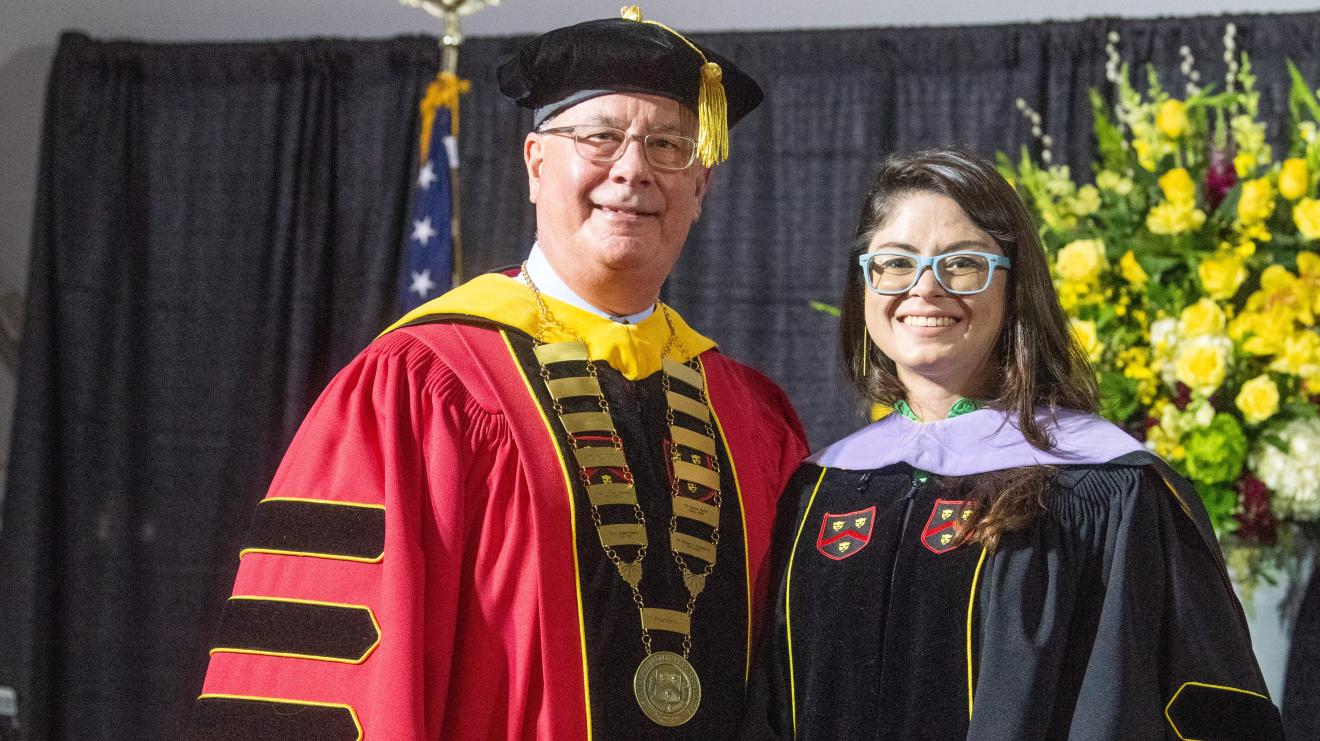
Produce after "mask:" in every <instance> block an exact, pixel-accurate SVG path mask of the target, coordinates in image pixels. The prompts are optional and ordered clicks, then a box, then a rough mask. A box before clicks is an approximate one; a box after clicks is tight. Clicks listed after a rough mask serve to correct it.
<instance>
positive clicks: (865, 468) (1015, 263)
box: [743, 150, 1282, 741]
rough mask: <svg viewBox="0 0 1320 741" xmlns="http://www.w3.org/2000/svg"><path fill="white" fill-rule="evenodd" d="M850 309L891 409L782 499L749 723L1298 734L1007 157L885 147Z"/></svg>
mask: <svg viewBox="0 0 1320 741" xmlns="http://www.w3.org/2000/svg"><path fill="white" fill-rule="evenodd" d="M841 331H842V337H843V348H844V355H845V359H846V360H847V364H848V367H849V369H850V375H851V377H852V380H853V381H854V382H855V383H856V385H857V386H858V388H859V389H860V390H861V391H862V392H863V393H864V394H865V395H866V396H867V397H868V398H869V399H870V400H871V401H873V402H876V403H880V404H883V405H886V406H887V407H889V408H891V409H892V410H893V411H892V412H891V413H889V414H888V416H886V417H885V418H883V419H881V420H880V421H879V422H876V423H874V424H872V425H870V426H868V427H866V428H864V429H862V430H861V431H859V432H857V433H854V434H853V435H851V436H849V437H847V438H844V439H843V440H841V441H839V442H837V443H835V444H834V445H831V446H829V447H827V448H825V449H824V450H822V451H820V452H818V453H816V454H815V455H813V456H812V457H811V458H809V459H808V460H807V461H806V462H805V463H804V464H803V465H802V467H801V468H800V469H799V471H798V473H797V475H796V476H795V478H794V480H793V482H792V483H791V484H790V486H789V490H788V492H787V493H786V494H785V496H784V498H783V500H782V502H781V505H780V513H779V519H778V523H777V525H776V536H775V544H776V545H775V548H776V553H775V570H776V575H777V577H778V579H779V583H778V590H777V593H776V595H775V598H774V601H773V605H772V606H773V616H772V619H771V620H770V621H769V622H768V627H767V629H766V633H767V635H766V636H765V639H764V641H763V646H762V651H761V654H760V658H759V663H758V665H757V666H756V667H754V669H753V677H752V682H751V686H750V690H749V691H750V693H751V695H752V697H751V702H750V705H749V707H750V708H751V710H750V712H749V715H748V716H747V718H745V721H744V724H743V736H744V737H745V738H755V739H764V738H785V739H786V738H796V739H813V740H814V739H820V740H828V741H843V740H845V739H925V738H931V739H937V738H938V739H951V738H969V739H1059V738H1068V739H1275V738H1281V737H1282V731H1281V729H1280V723H1279V716H1278V712H1277V710H1276V709H1275V707H1274V705H1273V704H1272V703H1271V702H1270V700H1269V698H1268V696H1267V691H1266V689H1265V685H1264V681H1263V680H1262V678H1261V674H1260V670H1259V668H1258V666H1257V664H1256V660H1255V657H1254V655H1253V654H1252V650H1251V643H1250V638H1249V636H1248V633H1247V626H1246V623H1245V620H1244V618H1243V615H1242V609H1241V607H1240V605H1239V604H1238V602H1237V600H1236V598H1235V597H1234V595H1233V592H1232V588H1231V586H1230V584H1229V581H1228V577H1227V574H1226V572H1225V570H1224V566H1223V562H1222V556H1221V554H1220V552H1219V548H1218V546H1217V544H1216V542H1215V540H1214V535H1213V533H1212V531H1211V530H1210V527H1209V523H1208V520H1207V518H1206V516H1205V512H1204V509H1203V507H1202V506H1201V504H1200V500H1199V498H1198V497H1197V495H1196V493H1195V491H1193V489H1192V488H1191V486H1190V485H1189V484H1188V483H1187V482H1186V481H1184V480H1183V479H1181V478H1179V477H1178V475H1177V474H1176V473H1174V472H1173V471H1172V470H1170V469H1169V467H1168V466H1167V465H1165V464H1164V463H1163V462H1162V461H1160V460H1159V459H1158V458H1156V457H1155V456H1153V455H1151V454H1149V453H1147V452H1146V451H1145V449H1144V448H1143V447H1142V446H1141V445H1140V444H1139V443H1137V442H1136V441H1135V440H1134V439H1132V438H1131V437H1130V436H1128V435H1127V434H1126V433H1124V432H1123V431H1122V430H1120V429H1118V428H1117V427H1115V426H1113V425H1111V424H1109V423H1108V422H1106V421H1104V420H1103V419H1101V418H1100V417H1098V416H1097V415H1096V414H1095V412H1096V410H1097V408H1098V401H1097V392H1096V387H1095V383H1094V374H1093V371H1092V370H1091V368H1090V366H1089V364H1088V363H1087V361H1086V358H1085V355H1084V354H1083V353H1082V352H1081V350H1080V349H1079V348H1078V347H1077V346H1076V343H1075V342H1074V341H1073V339H1072V335H1071V333H1070V331H1069V328H1068V322H1067V319H1066V317H1065V315H1064V313H1063V311H1062V309H1061V308H1060V306H1059V301H1058V298H1057V296H1056V294H1055V292H1054V288H1053V285H1052V283H1051V281H1050V275H1049V270H1048V265H1047V262H1046V258H1045V255H1044V252H1043V250H1042V248H1041V245H1040V242H1039V240H1038V238H1037V236H1036V231H1035V228H1034V226H1033V225H1032V223H1031V219H1030V217H1029V216H1028V214H1027V212H1026V209H1025V208H1024V207H1023V205H1022V203H1021V201H1020V200H1019V199H1018V197H1017V195H1016V193H1014V191H1013V189H1012V188H1011V187H1010V186H1009V185H1008V183H1007V182H1005V181H1004V179H1003V178H1002V177H1000V176H999V174H998V173H996V172H995V170H994V168H993V166H991V165H990V164H988V163H986V162H983V161H980V160H977V159H975V158H973V157H971V156H969V155H966V154H964V153H962V152H959V151H956V150H939V151H930V152H922V153H917V154H913V155H898V156H894V157H891V158H889V159H888V160H886V161H885V162H884V163H883V164H882V166H881V168H880V171H879V173H878V175H877V177H876V179H875V181H874V183H873V187H872V189H871V191H870V193H869V194H868V195H867V198H866V203H865V206H864V210H863V218H862V221H861V224H860V226H859V228H858V231H857V240H856V242H855V244H854V246H853V249H852V252H851V254H850V256H849V272H848V278H847V284H846V288H845V291H844V302H843V308H842V321H841Z"/></svg>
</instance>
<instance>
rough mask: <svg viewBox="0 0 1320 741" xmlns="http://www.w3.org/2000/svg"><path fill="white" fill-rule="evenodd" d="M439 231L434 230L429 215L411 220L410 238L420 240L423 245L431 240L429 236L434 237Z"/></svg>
mask: <svg viewBox="0 0 1320 741" xmlns="http://www.w3.org/2000/svg"><path fill="white" fill-rule="evenodd" d="M439 233H440V232H437V231H436V230H435V227H433V226H431V217H430V216H427V217H426V218H424V219H420V220H415V221H413V233H412V238H413V239H415V240H417V241H418V242H421V243H422V246H425V245H426V243H427V242H430V241H431V237H434V236H435V235H437V234H439Z"/></svg>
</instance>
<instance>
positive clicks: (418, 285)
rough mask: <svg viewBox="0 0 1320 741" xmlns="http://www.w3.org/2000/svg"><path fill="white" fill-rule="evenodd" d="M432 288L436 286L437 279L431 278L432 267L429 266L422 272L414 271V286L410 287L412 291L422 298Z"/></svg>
mask: <svg viewBox="0 0 1320 741" xmlns="http://www.w3.org/2000/svg"><path fill="white" fill-rule="evenodd" d="M432 288H435V281H433V280H431V269H430V268H427V269H426V270H423V271H422V272H420V273H416V272H414V273H413V274H412V287H411V288H409V289H408V290H409V291H412V292H413V293H415V294H417V295H418V296H421V297H422V298H426V296H427V294H429V293H430V292H431V289H432Z"/></svg>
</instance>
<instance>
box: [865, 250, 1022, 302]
mask: <svg viewBox="0 0 1320 741" xmlns="http://www.w3.org/2000/svg"><path fill="white" fill-rule="evenodd" d="M857 264H858V265H860V266H861V268H862V274H863V275H865V276H866V287H867V288H870V289H871V290H872V291H874V292H876V293H879V294H883V295H886V296H891V295H894V294H897V293H907V292H908V291H910V290H912V287H913V286H915V285H916V284H917V281H918V280H921V273H922V271H924V270H925V269H926V268H930V269H931V271H932V272H933V273H935V282H936V283H939V284H940V287H941V288H943V289H944V290H946V291H948V292H949V293H953V294H958V295H962V296H965V295H967V294H970V293H980V292H981V291H984V290H985V289H987V288H989V287H990V279H991V278H993V277H994V275H995V268H1003V269H1004V270H1008V269H1009V268H1011V267H1012V266H1013V262H1012V260H1009V259H1008V258H1007V257H1004V256H1003V255H992V254H990V253H989V252H946V253H945V254H943V255H936V256H935V257H921V256H919V255H910V254H905V253H902V252H869V253H867V254H865V255H862V256H860V257H858V258H857Z"/></svg>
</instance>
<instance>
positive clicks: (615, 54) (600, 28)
mask: <svg viewBox="0 0 1320 741" xmlns="http://www.w3.org/2000/svg"><path fill="white" fill-rule="evenodd" d="M701 52H702V53H703V54H705V55H706V59H707V60H708V61H710V62H714V63H716V64H718V65H719V66H720V69H721V70H722V71H723V73H724V79H723V83H724V94H725V97H726V98H727V100H728V115H729V128H733V125H734V124H735V123H737V122H738V120H739V119H741V118H742V117H743V116H746V115H747V114H748V113H751V112H752V110H753V109H755V108H756V107H757V106H758V105H760V104H761V100H762V99H763V98H764V97H765V95H764V93H762V92H761V87H760V86H759V85H757V84H756V81H755V80H753V79H752V78H751V77H748V76H747V74H746V73H745V72H743V71H742V70H740V69H738V67H737V66H735V65H734V64H733V62H731V61H729V60H728V59H725V58H724V57H722V56H720V55H719V54H716V53H715V52H713V51H711V50H709V49H707V48H705V47H701ZM701 67H702V60H701V56H700V55H698V54H697V52H696V51H694V50H693V49H692V47H690V46H688V44H687V43H685V42H684V41H683V39H681V38H679V37H678V36H677V35H675V34H673V33H671V32H670V31H668V30H666V29H665V28H662V27H660V26H658V25H655V24H652V23H643V22H639V21H632V20H626V19H622V18H611V19H605V20H596V21H587V22H585V23H579V24H577V25H574V26H566V27H564V28H557V29H555V30H553V31H550V32H549V33H546V34H544V35H542V36H539V37H537V38H535V39H533V40H532V41H530V42H528V43H527V44H525V45H524V46H523V47H522V48H521V49H519V50H518V52H517V53H516V54H515V55H514V56H513V57H512V58H510V59H508V60H506V61H505V62H504V63H503V64H501V65H500V68H499V80H500V92H502V93H504V95H505V96H507V97H508V98H509V99H511V100H512V101H513V102H514V103H517V104H518V105H520V106H522V107H523V108H531V109H533V110H537V109H542V110H543V109H546V108H547V107H553V106H555V104H556V103H560V102H576V100H575V98H576V96H577V94H579V93H582V92H585V91H606V90H607V91H612V92H621V93H649V94H651V95H660V96H664V97H666V98H671V99H673V100H676V101H678V102H680V103H682V104H684V105H686V106H687V107H688V108H691V109H692V110H694V111H695V110H696V109H697V95H698V92H699V91H700V89H701ZM549 112H557V111H553V110H551V111H549ZM545 117H546V116H543V115H538V121H539V120H541V119H543V118H545Z"/></svg>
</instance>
